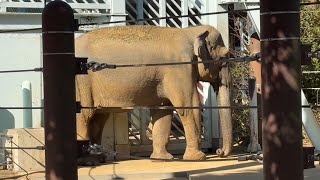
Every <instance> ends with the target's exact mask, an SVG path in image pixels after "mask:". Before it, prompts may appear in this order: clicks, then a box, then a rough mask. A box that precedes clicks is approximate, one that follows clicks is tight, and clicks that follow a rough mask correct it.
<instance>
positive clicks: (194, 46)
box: [75, 26, 232, 160]
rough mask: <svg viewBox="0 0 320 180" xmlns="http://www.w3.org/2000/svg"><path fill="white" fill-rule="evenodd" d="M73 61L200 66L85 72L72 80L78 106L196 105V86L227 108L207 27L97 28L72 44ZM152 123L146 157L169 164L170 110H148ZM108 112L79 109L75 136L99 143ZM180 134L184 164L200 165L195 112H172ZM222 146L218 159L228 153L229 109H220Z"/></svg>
mask: <svg viewBox="0 0 320 180" xmlns="http://www.w3.org/2000/svg"><path fill="white" fill-rule="evenodd" d="M75 53H76V57H88V59H89V61H96V62H99V63H110V64H146V63H148V64H150V63H168V62H192V61H193V62H201V61H206V60H212V62H213V63H205V64H203V63H198V64H197V63H194V64H184V65H168V66H151V67H126V68H116V69H105V70H102V71H97V72H92V71H89V73H88V75H77V77H76V84H77V99H78V100H80V102H81V105H82V106H101V107H123V106H161V105H167V106H171V105H172V106H175V107H182V106H199V105H200V100H199V95H198V92H197V83H198V81H206V82H210V83H211V84H212V85H213V87H214V89H215V91H216V93H217V101H218V105H222V106H228V105H230V100H229V99H230V96H229V86H228V81H229V73H228V69H227V67H226V66H224V65H223V63H221V62H214V61H216V60H218V59H219V58H221V57H225V56H226V55H227V54H228V49H227V48H226V47H225V46H224V43H223V40H222V37H221V35H220V33H219V32H218V31H217V30H216V29H215V28H214V27H212V26H195V27H190V28H181V29H180V28H171V27H156V26H120V27H107V28H101V29H97V30H94V31H91V32H88V33H85V34H83V35H81V36H80V37H78V38H76V40H75ZM150 111H151V116H152V118H153V120H152V122H151V123H152V126H153V130H152V132H153V133H152V139H153V152H152V154H151V157H152V158H160V159H172V158H173V156H172V155H171V154H170V153H168V152H167V150H166V146H167V144H168V138H169V135H170V129H171V120H172V110H156V109H153V110H150ZM109 112H114V109H109V110H107V109H100V110H92V109H91V110H90V109H82V110H81V113H79V114H77V133H78V134H79V135H80V136H82V137H83V138H85V139H91V141H93V142H96V143H99V141H101V133H102V128H103V127H104V126H103V124H104V123H105V121H106V117H107V115H108V113H109ZM177 112H178V114H179V116H180V118H181V120H182V124H183V127H184V130H185V135H186V144H187V145H186V150H185V153H184V156H183V159H185V160H204V159H205V158H206V156H205V154H204V153H203V152H202V151H201V149H200V143H201V139H200V134H201V123H200V122H201V120H200V110H199V109H178V110H177ZM219 114H220V117H221V128H222V137H223V147H222V148H221V149H218V150H217V153H218V155H219V156H226V155H228V154H229V153H230V151H231V145H232V125H231V112H230V110H229V109H220V110H219Z"/></svg>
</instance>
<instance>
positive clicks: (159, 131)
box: [150, 109, 173, 159]
mask: <svg viewBox="0 0 320 180" xmlns="http://www.w3.org/2000/svg"><path fill="white" fill-rule="evenodd" d="M150 113H151V116H152V122H151V123H152V125H153V127H152V145H153V152H152V154H151V156H150V158H155V159H173V156H172V155H171V154H170V153H168V151H167V149H166V147H167V145H168V142H169V136H170V131H171V121H172V110H160V109H159V110H151V111H150Z"/></svg>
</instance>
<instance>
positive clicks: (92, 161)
mask: <svg viewBox="0 0 320 180" xmlns="http://www.w3.org/2000/svg"><path fill="white" fill-rule="evenodd" d="M77 161H78V163H77V164H78V165H79V166H98V165H99V164H100V163H105V162H106V155H105V154H90V155H87V156H83V157H79V158H78V159H77Z"/></svg>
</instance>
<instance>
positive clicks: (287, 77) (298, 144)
mask: <svg viewBox="0 0 320 180" xmlns="http://www.w3.org/2000/svg"><path fill="white" fill-rule="evenodd" d="M299 3H300V1H299V0H282V1H278V0H261V1H260V11H261V16H260V17H261V55H262V57H261V61H262V65H261V67H262V112H263V120H262V128H263V171H264V179H266V180H273V179H290V180H302V179H303V163H302V161H303V160H302V120H301V119H302V117H301V94H300V90H301V66H300V58H301V56H300V6H299Z"/></svg>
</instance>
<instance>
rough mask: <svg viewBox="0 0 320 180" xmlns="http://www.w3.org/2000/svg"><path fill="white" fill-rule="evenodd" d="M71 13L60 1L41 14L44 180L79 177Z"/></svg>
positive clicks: (74, 62) (69, 8)
mask: <svg viewBox="0 0 320 180" xmlns="http://www.w3.org/2000/svg"><path fill="white" fill-rule="evenodd" d="M74 23H75V22H74V16H73V10H72V8H71V7H70V6H69V5H68V4H67V3H65V2H63V1H52V2H50V3H48V4H47V5H46V7H45V8H44V10H43V13H42V34H43V35H42V38H43V77H44V97H45V98H44V119H45V121H44V122H45V123H44V129H45V146H46V151H45V160H46V168H45V169H46V170H45V172H46V179H52V180H55V179H65V180H75V179H78V171H77V160H76V158H77V157H76V149H77V136H76V121H75V120H76V94H75V74H76V61H75V55H74V30H75V28H74V27H75V26H74Z"/></svg>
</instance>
